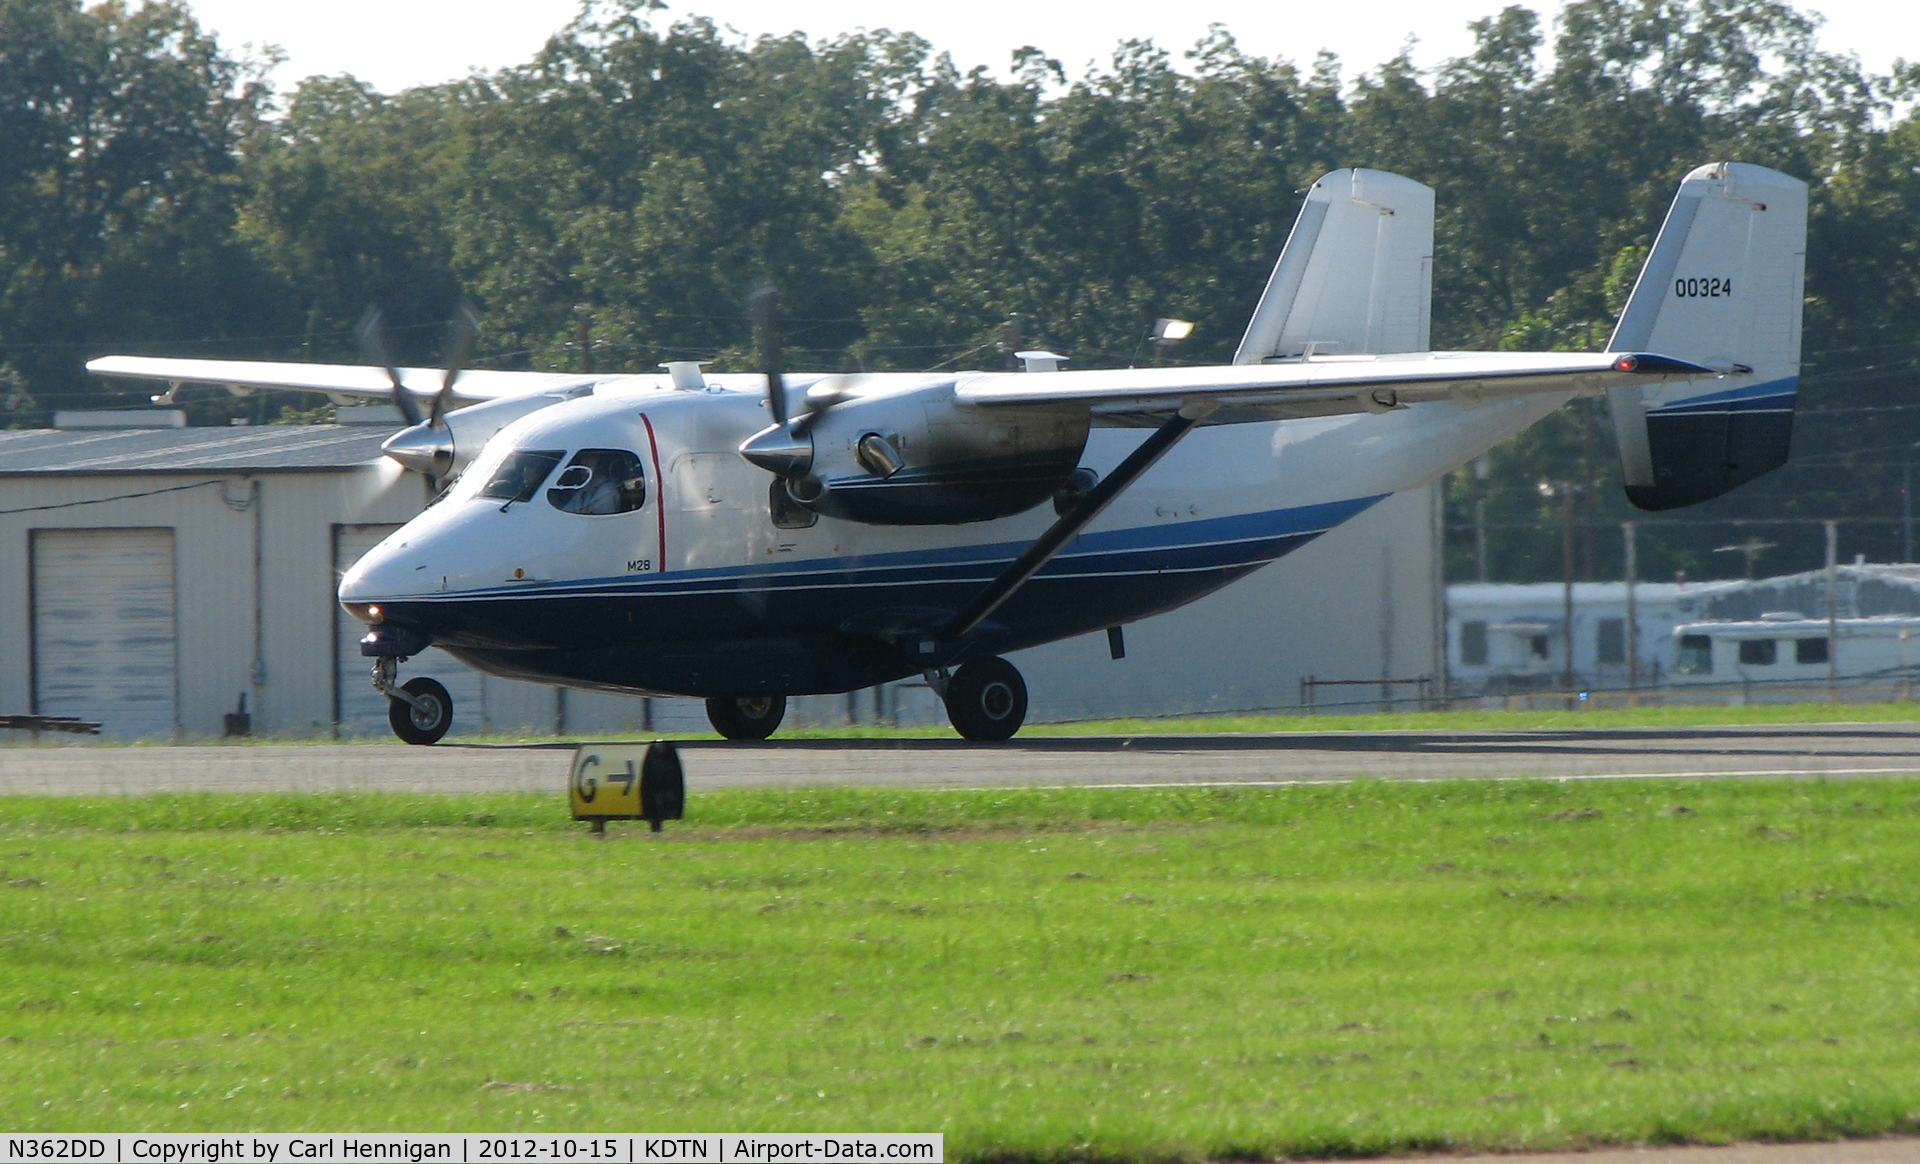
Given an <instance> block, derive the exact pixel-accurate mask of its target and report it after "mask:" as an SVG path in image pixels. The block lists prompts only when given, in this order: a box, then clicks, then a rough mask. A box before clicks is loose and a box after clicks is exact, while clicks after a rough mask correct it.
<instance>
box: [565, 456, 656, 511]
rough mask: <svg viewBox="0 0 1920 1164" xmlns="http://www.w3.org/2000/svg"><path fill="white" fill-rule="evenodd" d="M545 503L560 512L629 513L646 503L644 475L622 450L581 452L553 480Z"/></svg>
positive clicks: (636, 460) (638, 462) (634, 461)
mask: <svg viewBox="0 0 1920 1164" xmlns="http://www.w3.org/2000/svg"><path fill="white" fill-rule="evenodd" d="M547 502H548V504H550V505H552V506H553V507H554V508H555V509H557V510H559V511H560V512H562V513H582V514H589V515H606V514H612V513H630V512H632V511H633V510H636V509H638V508H640V507H641V506H642V505H645V504H646V503H647V476H646V472H645V470H644V469H642V468H641V466H640V458H639V457H638V456H636V455H635V454H633V453H630V452H628V451H626V450H625V449H581V450H580V451H579V452H577V453H575V454H574V455H573V460H572V461H570V462H568V464H567V467H566V468H565V469H563V470H561V472H560V475H559V476H558V477H556V478H554V481H553V487H552V488H551V489H548V490H547Z"/></svg>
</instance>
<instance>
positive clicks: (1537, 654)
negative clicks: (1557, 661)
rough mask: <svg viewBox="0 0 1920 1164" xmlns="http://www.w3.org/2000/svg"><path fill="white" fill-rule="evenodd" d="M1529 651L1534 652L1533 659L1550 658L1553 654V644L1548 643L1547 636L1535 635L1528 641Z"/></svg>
mask: <svg viewBox="0 0 1920 1164" xmlns="http://www.w3.org/2000/svg"><path fill="white" fill-rule="evenodd" d="M1527 650H1529V651H1531V652H1533V657H1534V658H1536V659H1546V658H1550V657H1551V656H1552V653H1553V648H1552V644H1551V643H1549V642H1548V641H1547V636H1545V635H1534V636H1532V637H1531V638H1529V639H1528V640H1527Z"/></svg>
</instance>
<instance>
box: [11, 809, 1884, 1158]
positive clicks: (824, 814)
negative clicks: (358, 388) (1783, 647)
mask: <svg viewBox="0 0 1920 1164" xmlns="http://www.w3.org/2000/svg"><path fill="white" fill-rule="evenodd" d="M1915 814H1916V803H1915V786H1914V785H1913V784H1912V783H1911V782H1908V781H1852V782H1812V781H1765V782H1761V781H1713V782H1704V783H1694V782H1681V781H1629V782H1597V783H1585V782H1571V783H1568V782H1523V783H1514V782H1478V783H1470V784H1461V783H1453V784H1417V785H1415V784H1366V783H1361V784H1351V785H1341V786H1319V787H1296V788H1285V789H1271V788H1269V789H1224V788H1222V789H1192V788H1188V789H1159V790H1139V789H1132V790H1120V789H1008V790H998V791H973V792H962V791H924V790H900V789H879V788H860V789H856V788H841V789H818V790H811V791H808V790H799V791H796V790H755V791H732V792H719V793H711V794H708V795H704V796H701V797H698V798H696V800H695V801H694V802H693V804H692V805H690V819H689V820H687V821H685V822H681V823H677V824H675V825H672V826H670V831H669V832H668V833H667V834H665V836H664V837H661V838H651V839H650V838H648V836H647V834H646V833H645V831H644V829H640V830H626V829H624V828H622V827H619V826H616V827H615V828H614V829H612V830H610V831H609V832H608V834H607V835H606V836H605V838H604V839H603V840H600V841H595V840H593V839H590V838H589V836H588V835H587V834H586V833H585V831H584V830H583V829H582V828H581V827H580V826H577V825H568V824H567V823H566V822H565V821H564V819H563V815H564V808H563V805H562V802H561V801H560V800H558V799H556V798H552V797H543V796H529V795H513V794H507V795H501V794H492V795H482V796H479V797H452V796H443V797H424V796H407V795H358V796H300V795H278V796H152V797H131V798H123V799H107V800H79V799H66V798H45V799H36V798H10V799H8V800H7V801H5V802H4V803H0V1121H3V1122H5V1123H6V1125H7V1126H8V1128H9V1129H10V1130H12V1131H17V1132H25V1131H30V1130H43V1129H44V1130H55V1129H61V1130H97V1129H100V1128H126V1127H134V1128H144V1129H151V1130H183V1131H184V1130H191V1129H229V1130H230V1129H232V1128H236V1127H247V1128H254V1129H258V1130H262V1131H267V1130H296V1129H338V1128H343V1127H350V1128H355V1129H364V1130H376V1129H403V1130H410V1131H428V1130H436V1129H447V1128H450V1129H472V1128H488V1129H500V1130H524V1131H529V1132H533V1131H541V1130H555V1131H559V1130H572V1131H589V1130H605V1131H611V1130H619V1131H632V1130H643V1129H649V1128H651V1129H655V1130H661V1129H671V1128H685V1127H689V1126H691V1127H731V1128H754V1129H759V1130H766V1131H775V1130H787V1129H791V1130H818V1129H821V1128H835V1129H848V1128H851V1129H862V1128H864V1129H875V1130H933V1131H942V1132H944V1133H945V1134H946V1136H947V1151H948V1153H949V1158H950V1159H955V1160H962V1161H989V1160H999V1161H1014V1160H1030V1161H1063V1160H1084V1161H1112V1162H1116V1164H1117V1162H1120V1161H1162V1162H1165V1161H1179V1160H1222V1159H1232V1160H1254V1159H1259V1160H1275V1159H1285V1158H1299V1157H1302V1156H1333V1157H1344V1156H1353V1155H1366V1154H1377V1153H1387V1152H1405V1151H1409V1150H1419V1149H1428V1150H1446V1149H1476V1148H1477V1149H1485V1148H1527V1147H1540V1148H1550V1147H1574V1146H1583V1145H1591V1144H1596V1143H1608V1142H1616V1143H1617V1142H1627V1143H1633V1142H1672V1141H1689V1140H1692V1141H1702V1140H1704V1141H1721V1140H1728V1139H1767V1138H1819V1137H1828V1136H1841V1135H1875V1134H1881V1133H1886V1132H1890V1131H1899V1132H1912V1131H1913V1130H1914V1129H1915V1128H1916V1126H1917V1125H1916V1119H1917V1118H1920V1117H1916V1114H1915V1112H1916V1098H1917V1095H1916V1083H1915V1079H1914V1073H1913V1070H1912V1051H1911V1043H1912V1030H1913V1024H1914V1022H1915V1021H1916V1018H1920V1009H1917V1008H1920V987H1916V984H1915V979H1914V977H1913V975H1912V974H1911V973H1910V967H1911V966H1912V964H1913V960H1914V958H1915V956H1916V954H1920V939H1917V937H1916V935H1920V930H1916V928H1915V926H1914V924H1913V922H1914V912H1915V910H1916V908H1917V906H1916V902H1915V899H1914V894H1913V886H1914V884H1915V877H1916V874H1920V850H1916V848H1915V847H1914V845H1913V844H1912V843H1911V836H1912V832H1913V826H1914V822H1915Z"/></svg>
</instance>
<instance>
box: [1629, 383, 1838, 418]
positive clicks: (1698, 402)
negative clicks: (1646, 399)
mask: <svg viewBox="0 0 1920 1164" xmlns="http://www.w3.org/2000/svg"><path fill="white" fill-rule="evenodd" d="M1799 389H1800V377H1798V376H1788V377H1786V378H1785V379H1781V380H1769V381H1767V382H1766V383H1765V384H1748V385H1746V386H1745V387H1741V388H1729V389H1727V390H1726V391H1725V392H1712V393H1709V394H1707V395H1705V396H1695V397H1692V398H1691V399H1687V400H1681V401H1678V402H1676V403H1673V404H1668V405H1665V406H1663V407H1659V408H1649V409H1648V410H1647V415H1648V416H1673V415H1676V414H1683V413H1689V412H1791V411H1793V402H1794V397H1795V395H1796V394H1797V393H1798V392H1799Z"/></svg>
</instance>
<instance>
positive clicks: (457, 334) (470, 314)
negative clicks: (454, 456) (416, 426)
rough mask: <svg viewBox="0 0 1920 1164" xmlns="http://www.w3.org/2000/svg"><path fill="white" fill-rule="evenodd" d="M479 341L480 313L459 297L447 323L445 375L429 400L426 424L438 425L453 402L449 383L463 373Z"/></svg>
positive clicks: (451, 383) (451, 386)
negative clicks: (431, 403) (431, 399)
mask: <svg viewBox="0 0 1920 1164" xmlns="http://www.w3.org/2000/svg"><path fill="white" fill-rule="evenodd" d="M479 342H480V312H479V311H477V310H476V309H475V308H474V306H473V303H472V302H471V301H470V300H468V299H466V298H464V297H463V298H462V299H461V300H460V303H459V305H458V306H456V307H455V308H454V309H453V318H452V319H451V320H449V321H448V323H447V346H446V353H447V374H446V376H445V377H444V378H443V379H442V380H441V381H440V391H439V392H436V393H435V394H434V397H433V407H432V409H431V410H430V411H429V412H428V414H427V423H428V424H430V425H434V426H438V425H439V423H440V418H441V417H443V416H445V415H446V414H447V405H448V404H449V403H451V402H452V400H453V384H454V381H456V380H458V379H459V378H460V373H462V372H464V371H466V370H467V364H468V363H469V362H471V361H472V360H473V350H474V347H475V346H476V345H477V344H479Z"/></svg>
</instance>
